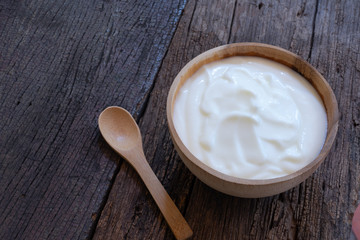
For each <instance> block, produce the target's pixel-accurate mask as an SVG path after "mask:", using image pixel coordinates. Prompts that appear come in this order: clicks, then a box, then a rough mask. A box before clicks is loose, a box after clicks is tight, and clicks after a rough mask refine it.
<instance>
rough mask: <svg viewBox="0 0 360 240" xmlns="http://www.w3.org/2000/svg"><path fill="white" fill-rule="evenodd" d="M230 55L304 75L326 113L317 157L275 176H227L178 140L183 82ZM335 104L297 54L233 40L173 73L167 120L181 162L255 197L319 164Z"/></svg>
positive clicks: (289, 184)
mask: <svg viewBox="0 0 360 240" xmlns="http://www.w3.org/2000/svg"><path fill="white" fill-rule="evenodd" d="M231 56H258V57H263V58H267V59H270V60H273V61H275V62H278V63H281V64H283V65H286V66H288V67H290V68H291V69H293V70H295V71H296V72H298V73H300V74H301V75H302V76H304V77H305V78H306V79H307V80H308V81H309V82H310V83H311V84H312V86H314V88H315V89H316V90H317V92H318V93H319V95H320V97H321V99H322V101H323V103H324V106H325V108H326V113H327V124H328V125H327V136H326V139H325V143H324V146H323V148H322V150H321V152H320V154H319V155H318V157H317V158H316V159H314V160H313V161H312V162H310V163H309V164H308V165H306V166H305V167H303V168H302V169H300V170H298V171H296V172H294V173H292V174H289V175H286V176H283V177H278V178H273V179H265V180H251V179H244V178H237V177H233V176H228V175H226V174H223V173H221V172H218V171H216V170H214V169H212V168H210V167H209V166H207V165H205V164H204V163H203V162H201V161H200V160H199V159H197V158H196V157H195V156H194V155H193V154H192V153H191V152H190V151H189V150H188V149H187V148H186V147H185V145H184V144H183V142H182V141H181V139H180V137H179V135H178V133H177V132H176V129H175V127H174V123H173V112H174V100H175V98H176V96H177V94H178V92H179V89H180V88H181V86H182V85H183V84H184V82H185V81H186V80H187V79H188V78H189V77H190V76H191V75H193V74H194V73H195V72H196V71H197V70H198V69H199V68H200V67H201V66H202V65H204V64H207V63H210V62H213V61H216V60H220V59H223V58H227V57H231ZM338 119H339V111H338V105H337V101H336V98H335V95H334V93H333V91H332V90H331V87H330V86H329V84H328V83H327V82H326V80H325V79H324V78H323V77H322V76H321V74H320V73H319V72H318V71H317V70H316V69H315V68H314V67H312V66H311V65H310V64H309V63H307V62H306V61H304V60H303V59H301V58H300V57H299V56H297V55H295V54H293V53H291V52H289V51H287V50H284V49H282V48H279V47H275V46H271V45H267V44H261V43H235V44H230V45H224V46H220V47H217V48H214V49H211V50H209V51H207V52H204V53H202V54H200V55H199V56H197V57H196V58H194V59H193V60H191V61H190V62H189V63H188V64H186V66H185V67H184V68H183V69H182V70H181V71H180V72H179V74H178V75H177V76H176V78H175V80H174V82H173V84H172V86H171V88H170V91H169V95H168V99H167V120H168V125H169V129H170V133H171V137H172V140H173V143H174V145H175V148H176V150H177V152H178V154H179V155H180V157H181V159H182V161H183V162H184V164H185V165H186V166H187V167H188V168H189V169H190V171H191V172H192V173H193V174H194V175H195V176H197V177H198V178H199V179H200V180H201V181H202V182H204V183H205V184H207V185H209V186H210V187H212V188H214V189H216V190H218V191H220V192H223V193H226V194H229V195H233V196H238V197H246V198H258V197H266V196H271V195H275V194H278V193H281V192H284V191H286V190H288V189H290V188H293V187H295V186H296V185H298V184H300V183H301V182H303V181H304V180H305V179H306V178H308V177H309V176H310V175H311V174H312V173H314V171H315V170H316V169H317V168H318V167H319V165H320V163H322V162H323V161H324V159H325V157H326V156H327V154H328V153H329V151H330V148H331V145H332V144H333V142H334V139H335V136H336V133H337V129H338Z"/></svg>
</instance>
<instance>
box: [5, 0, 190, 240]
mask: <svg viewBox="0 0 360 240" xmlns="http://www.w3.org/2000/svg"><path fill="white" fill-rule="evenodd" d="M183 8H184V1H181V0H179V1H176V0H175V1H166V2H159V1H141V0H138V1H97V0H96V1H43V0H33V1H2V2H1V3H0V33H1V34H0V79H1V80H0V82H1V84H0V122H1V123H2V124H1V126H0V133H1V137H0V193H1V194H0V219H1V223H0V239H84V238H87V237H89V236H91V234H92V232H93V230H94V224H96V223H97V220H98V215H99V214H98V213H99V211H100V210H101V209H102V207H103V205H104V203H105V201H106V197H107V193H108V191H109V188H110V187H111V185H112V182H113V181H114V174H115V175H116V173H117V171H118V169H119V166H120V163H121V162H122V161H119V158H118V156H116V155H115V154H114V153H113V152H112V151H111V150H110V148H109V147H108V146H107V145H106V144H105V143H104V141H103V139H102V138H101V137H100V133H99V131H98V129H97V116H98V114H99V113H100V111H101V110H102V109H103V108H105V107H106V106H108V105H122V106H124V107H126V108H127V109H129V111H131V112H132V113H133V114H134V115H135V116H139V115H141V114H142V111H143V107H144V106H145V105H146V101H147V97H148V94H149V91H150V89H151V88H152V85H153V82H154V78H155V76H156V74H157V72H158V69H159V67H160V65H161V62H162V59H163V57H164V55H165V53H166V49H167V47H168V45H169V43H170V40H171V38H172V36H173V33H174V31H175V28H176V25H177V22H178V20H179V17H180V14H181V11H182V9H183Z"/></svg>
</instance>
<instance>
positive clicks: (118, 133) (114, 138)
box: [99, 106, 193, 239]
mask: <svg viewBox="0 0 360 240" xmlns="http://www.w3.org/2000/svg"><path fill="white" fill-rule="evenodd" d="M99 128H100V132H101V134H102V135H103V137H104V139H105V140H106V142H107V143H108V144H109V145H110V146H111V147H112V148H113V149H114V150H115V151H116V152H117V153H119V154H120V155H121V156H122V157H123V158H125V159H126V160H127V161H128V162H129V163H130V164H131V165H132V166H133V167H134V169H135V170H136V171H137V173H138V174H139V175H140V177H141V179H142V180H143V181H144V183H145V185H146V187H147V188H148V189H149V192H150V194H151V195H152V196H153V198H154V200H155V202H156V204H157V205H158V207H159V209H160V211H161V213H162V214H163V216H164V218H165V220H166V222H167V223H168V225H169V226H170V229H171V231H172V232H173V233H174V235H175V238H176V239H187V238H189V237H191V236H192V234H193V232H192V230H191V228H190V227H189V225H188V223H187V222H186V220H185V219H184V217H183V216H182V215H181V213H180V211H179V210H178V208H177V207H176V205H175V204H174V202H173V201H172V200H171V198H170V196H169V195H168V194H167V192H166V190H165V189H164V187H163V186H162V185H161V183H160V181H159V180H158V178H157V177H156V175H155V174H154V172H153V171H152V169H151V167H150V166H149V163H148V162H147V161H146V158H145V155H144V152H143V148H142V141H141V133H140V129H139V127H138V125H137V124H136V122H135V120H134V119H133V117H132V116H131V114H130V113H129V112H128V111H126V110H125V109H124V108H121V107H115V106H113V107H108V108H106V109H105V110H104V111H103V112H102V113H101V114H100V116H99Z"/></svg>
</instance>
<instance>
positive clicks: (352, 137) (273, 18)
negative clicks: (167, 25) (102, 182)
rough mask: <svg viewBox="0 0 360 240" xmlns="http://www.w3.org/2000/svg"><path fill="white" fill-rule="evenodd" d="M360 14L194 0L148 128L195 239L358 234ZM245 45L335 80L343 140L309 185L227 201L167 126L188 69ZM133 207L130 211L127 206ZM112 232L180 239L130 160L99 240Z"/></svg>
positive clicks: (331, 7)
mask: <svg viewBox="0 0 360 240" xmlns="http://www.w3.org/2000/svg"><path fill="white" fill-rule="evenodd" d="M357 9H360V8H359V3H358V2H356V1H344V2H343V3H333V1H292V2H291V3H290V2H289V3H286V2H284V1H282V2H278V1H266V2H261V1H205V0H203V1H189V2H188V3H187V5H186V8H185V10H184V13H183V15H182V18H181V21H180V23H179V25H178V27H177V30H176V33H175V36H174V38H173V40H172V42H171V45H170V47H169V50H168V53H167V55H166V57H165V59H164V61H163V65H162V67H161V69H160V72H159V74H158V77H157V78H156V83H155V86H154V89H153V90H152V92H151V95H150V99H149V104H148V106H147V108H146V111H145V113H144V116H143V118H142V119H141V121H140V123H141V130H142V132H143V135H144V147H145V152H146V156H147V157H148V159H149V162H150V163H151V166H152V167H153V169H154V171H155V172H156V174H157V176H158V177H159V178H160V180H161V181H162V183H163V184H164V185H165V187H166V189H167V190H168V191H169V193H170V196H172V198H173V199H174V200H175V202H176V204H177V205H178V206H179V208H180V209H181V211H182V212H183V213H184V214H185V218H186V219H187V220H188V221H189V224H190V226H192V228H193V230H194V239H347V238H348V237H349V236H350V228H351V218H352V214H353V212H354V211H355V207H356V206H357V204H358V203H359V200H358V199H359V179H360V176H359V174H360V173H359V160H360V158H359V149H360V146H359V136H360V135H359V97H360V96H359V92H360V91H359V86H358V85H359V84H356V83H359V82H358V79H359V64H360V63H359V61H360V55H359V44H360V43H359V39H360V36H359V32H360V31H359V30H360V25H359V23H358V22H359V20H360V17H359V14H358V13H357V12H356V11H357ZM244 41H254V42H263V43H269V44H273V45H277V46H280V47H283V48H285V49H288V50H290V51H292V52H294V53H296V54H298V55H300V56H301V57H303V58H304V59H305V60H308V61H309V62H310V63H312V64H313V65H314V66H315V67H317V68H318V69H319V71H320V72H321V73H322V74H323V75H324V76H325V78H326V79H328V81H329V83H330V84H331V86H332V87H333V89H334V92H335V94H336V96H337V98H338V101H339V107H340V111H341V114H342V118H341V123H340V129H339V135H338V137H337V139H336V143H335V145H334V147H333V149H332V151H331V153H330V155H329V157H328V158H327V159H326V160H325V163H324V164H322V165H321V167H320V168H319V170H318V171H316V173H315V174H314V175H312V176H311V177H310V178H309V179H308V180H306V181H305V182H304V183H302V184H300V185H299V186H297V187H295V188H293V189H291V190H289V191H287V192H285V193H282V194H279V195H276V196H273V197H268V198H262V199H242V198H235V197H231V196H227V195H224V194H222V193H219V192H217V191H215V190H212V189H211V188H209V187H207V186H206V185H204V184H203V183H201V182H200V181H199V180H197V179H196V178H195V177H194V176H193V175H192V174H191V173H190V172H189V171H188V170H187V169H186V168H185V166H184V165H183V163H182V162H181V160H180V159H179V157H178V155H177V154H176V153H174V149H173V146H172V143H171V140H170V136H169V132H168V130H167V123H166V120H165V119H166V109H165V103H166V97H167V91H168V90H169V87H170V85H171V83H172V80H173V79H174V78H175V76H176V74H177V73H178V72H179V71H180V69H181V68H182V67H183V66H184V65H185V64H186V63H187V62H188V61H189V60H190V59H192V58H193V57H195V56H196V55H198V54H200V53H201V52H203V51H205V50H207V49H210V48H212V47H216V46H218V45H221V44H226V43H231V42H244ZM135 188H137V189H136V190H134V189H135ZM138 188H140V190H139V189H138ZM144 193H146V196H144ZM128 202H131V204H130V208H126V207H124V206H129V203H128ZM108 231H110V232H111V233H108ZM104 236H106V237H107V238H116V237H115V236H119V238H120V239H122V238H124V239H171V238H173V236H172V235H171V232H170V231H169V229H168V228H167V226H166V223H165V222H164V220H163V218H162V216H161V214H160V212H159V211H158V210H157V208H156V206H155V204H154V203H153V201H152V199H151V197H150V196H149V194H148V193H147V190H146V189H145V188H144V187H143V184H142V183H141V181H140V180H139V178H138V177H137V176H136V174H135V173H134V171H133V170H132V169H131V167H129V166H128V165H127V164H124V165H122V168H121V169H120V174H119V175H118V177H117V179H116V180H115V184H114V187H113V189H112V191H111V193H110V196H109V200H108V202H107V205H106V206H105V210H104V212H103V215H102V216H101V219H100V221H99V225H98V228H97V230H96V234H95V238H96V239H102V238H103V237H104Z"/></svg>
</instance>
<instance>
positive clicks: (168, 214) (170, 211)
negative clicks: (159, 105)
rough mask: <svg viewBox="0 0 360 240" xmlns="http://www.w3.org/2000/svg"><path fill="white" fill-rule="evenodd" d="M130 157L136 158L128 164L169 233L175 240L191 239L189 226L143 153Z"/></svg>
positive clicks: (139, 152)
mask: <svg viewBox="0 0 360 240" xmlns="http://www.w3.org/2000/svg"><path fill="white" fill-rule="evenodd" d="M133 153H134V152H133ZM129 157H130V156H129ZM132 157H133V160H135V159H134V158H136V160H135V161H129V162H130V163H131V164H132V166H133V167H134V168H135V170H136V171H137V172H138V174H139V175H140V177H141V179H142V180H143V181H144V183H145V185H146V187H147V188H148V189H149V192H150V193H151V195H152V196H153V198H154V200H155V202H156V204H157V205H158V207H159V209H160V211H161V213H162V214H163V216H164V217H165V220H166V222H167V223H168V225H169V227H170V229H171V231H172V232H173V234H174V235H175V238H176V239H178V240H180V239H187V238H189V237H191V236H192V234H193V232H192V230H191V228H190V226H189V225H188V223H187V222H186V220H185V219H184V217H183V216H182V214H181V213H180V211H179V209H178V208H177V207H176V205H175V204H174V202H173V201H172V199H171V198H170V196H169V194H168V193H167V192H166V190H165V189H164V187H163V185H162V184H161V183H160V181H159V179H158V178H157V177H156V175H155V173H154V172H153V170H152V169H151V167H150V165H149V163H148V162H147V160H146V158H145V155H144V153H143V152H142V151H136V152H135V153H134V154H132ZM129 160H130V159H129Z"/></svg>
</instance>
